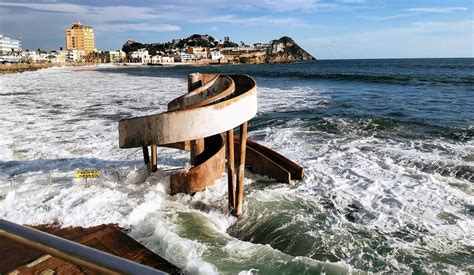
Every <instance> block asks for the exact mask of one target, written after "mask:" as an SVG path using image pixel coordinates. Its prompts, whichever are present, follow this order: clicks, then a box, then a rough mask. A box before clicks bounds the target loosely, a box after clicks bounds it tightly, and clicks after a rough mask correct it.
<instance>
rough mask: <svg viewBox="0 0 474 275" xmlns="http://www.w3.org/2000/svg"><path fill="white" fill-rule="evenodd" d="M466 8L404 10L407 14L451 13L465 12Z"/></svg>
mask: <svg viewBox="0 0 474 275" xmlns="http://www.w3.org/2000/svg"><path fill="white" fill-rule="evenodd" d="M467 10H469V9H468V8H466V7H426V8H410V9H405V11H409V12H423V13H451V12H456V11H467Z"/></svg>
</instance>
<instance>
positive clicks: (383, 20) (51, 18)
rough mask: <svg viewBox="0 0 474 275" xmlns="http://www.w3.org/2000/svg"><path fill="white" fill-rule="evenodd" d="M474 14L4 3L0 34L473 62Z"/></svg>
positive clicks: (37, 44)
mask: <svg viewBox="0 0 474 275" xmlns="http://www.w3.org/2000/svg"><path fill="white" fill-rule="evenodd" d="M473 12H474V9H473V1H472V0H444V1H441V0H419V1H416V0H412V1H409V0H391V1H389V0H378V1H376V0H333V1H329V0H296V1H290V0H281V1H278V0H261V1H250V0H242V1H231V0H229V1H227V0H217V1H210V0H198V1H192V0H176V1H171V0H162V1H153V0H137V1H131V0H128V1H121V0H119V1H110V0H103V1H95V0H83V1H67V0H66V1H63V0H57V1H42V0H36V1H30V0H28V1H21V0H20V1H15V0H1V1H0V33H2V34H4V35H6V36H9V37H12V38H19V37H21V39H22V41H23V48H24V49H37V48H41V49H46V50H51V49H57V48H59V47H60V46H64V44H65V41H64V40H65V38H64V29H65V28H67V27H68V26H70V24H71V23H72V22H76V21H80V22H82V23H83V24H87V25H91V26H92V27H94V32H95V35H96V46H97V48H98V49H99V50H112V49H119V48H121V46H122V45H123V43H124V42H125V41H126V40H128V39H133V40H137V41H140V42H164V41H168V40H171V39H173V38H183V37H187V36H189V35H191V34H194V33H201V34H210V35H212V36H214V37H215V38H217V39H222V38H223V37H224V36H230V37H231V39H232V40H233V41H236V42H240V41H244V42H246V43H250V44H251V43H255V42H268V41H270V40H272V39H275V38H279V37H281V36H284V35H287V36H290V37H292V38H294V39H295V40H296V42H297V43H298V44H300V46H302V47H303V48H305V49H306V50H307V51H309V52H310V53H311V54H313V55H315V56H316V57H318V58H321V59H339V58H397V57H473V56H474V49H473V48H474V46H473V43H474V42H473V41H474V34H473V22H474V21H473Z"/></svg>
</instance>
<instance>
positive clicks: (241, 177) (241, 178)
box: [232, 122, 248, 216]
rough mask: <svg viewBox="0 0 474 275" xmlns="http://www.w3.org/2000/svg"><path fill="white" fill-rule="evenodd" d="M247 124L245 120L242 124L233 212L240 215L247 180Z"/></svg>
mask: <svg viewBox="0 0 474 275" xmlns="http://www.w3.org/2000/svg"><path fill="white" fill-rule="evenodd" d="M247 124H248V122H244V123H243V124H242V125H240V152H239V153H240V159H239V172H238V176H237V188H236V190H235V193H236V196H237V200H236V203H235V209H234V212H233V213H232V214H234V215H235V216H240V215H241V214H242V203H243V200H244V182H245V150H246V148H247Z"/></svg>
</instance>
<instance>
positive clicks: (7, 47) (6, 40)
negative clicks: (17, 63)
mask: <svg viewBox="0 0 474 275" xmlns="http://www.w3.org/2000/svg"><path fill="white" fill-rule="evenodd" d="M12 50H14V51H16V52H18V51H21V40H17V39H12V38H10V37H6V36H3V35H2V34H0V52H2V53H9V52H11V51H12Z"/></svg>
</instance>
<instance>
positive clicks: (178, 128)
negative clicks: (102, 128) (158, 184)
mask: <svg viewBox="0 0 474 275" xmlns="http://www.w3.org/2000/svg"><path fill="white" fill-rule="evenodd" d="M256 113H257V90H256V83H255V80H253V79H252V78H251V77H250V76H248V75H215V74H191V75H189V76H188V93H186V94H184V95H182V96H180V97H178V98H176V99H174V100H172V101H171V102H169V103H168V111H167V112H164V113H159V114H153V115H148V116H142V117H134V118H129V119H122V120H120V121H119V146H120V148H135V147H142V148H143V153H144V159H145V163H146V164H149V163H150V156H149V154H148V146H151V159H152V160H151V170H152V171H155V170H156V165H157V163H156V147H157V146H162V147H171V148H177V149H182V150H190V151H191V165H192V168H191V169H189V170H188V171H185V172H181V173H178V174H175V175H172V176H171V191H172V193H179V192H185V193H194V192H199V191H202V190H204V189H205V188H206V187H207V186H209V185H211V184H213V183H214V181H215V180H216V179H219V178H221V177H222V174H223V172H224V170H225V164H226V159H227V173H228V183H229V184H228V191H229V207H230V208H231V209H232V210H233V214H235V215H240V213H241V212H242V200H243V183H244V168H245V162H247V163H248V164H250V166H249V167H250V168H251V169H252V170H253V171H254V172H256V173H259V174H264V175H267V176H270V177H273V178H275V179H277V180H279V181H282V182H285V183H290V182H291V180H292V179H301V178H302V177H303V175H304V173H303V168H302V167H301V166H299V165H298V164H296V163H294V162H292V161H291V160H289V159H287V158H285V157H284V156H282V155H280V154H278V153H277V152H275V151H273V150H271V149H269V148H267V147H265V146H263V145H260V144H258V143H256V142H252V141H249V142H248V143H247V123H248V121H249V120H250V119H251V118H252V117H254V116H255V115H256ZM236 127H240V137H238V138H236V139H235V140H234V128H236ZM234 151H235V152H237V153H236V154H235V156H234ZM234 159H235V160H236V161H237V164H238V165H237V168H238V171H237V173H236V174H237V175H235V169H234V168H235V167H234ZM236 181H237V184H236Z"/></svg>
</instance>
